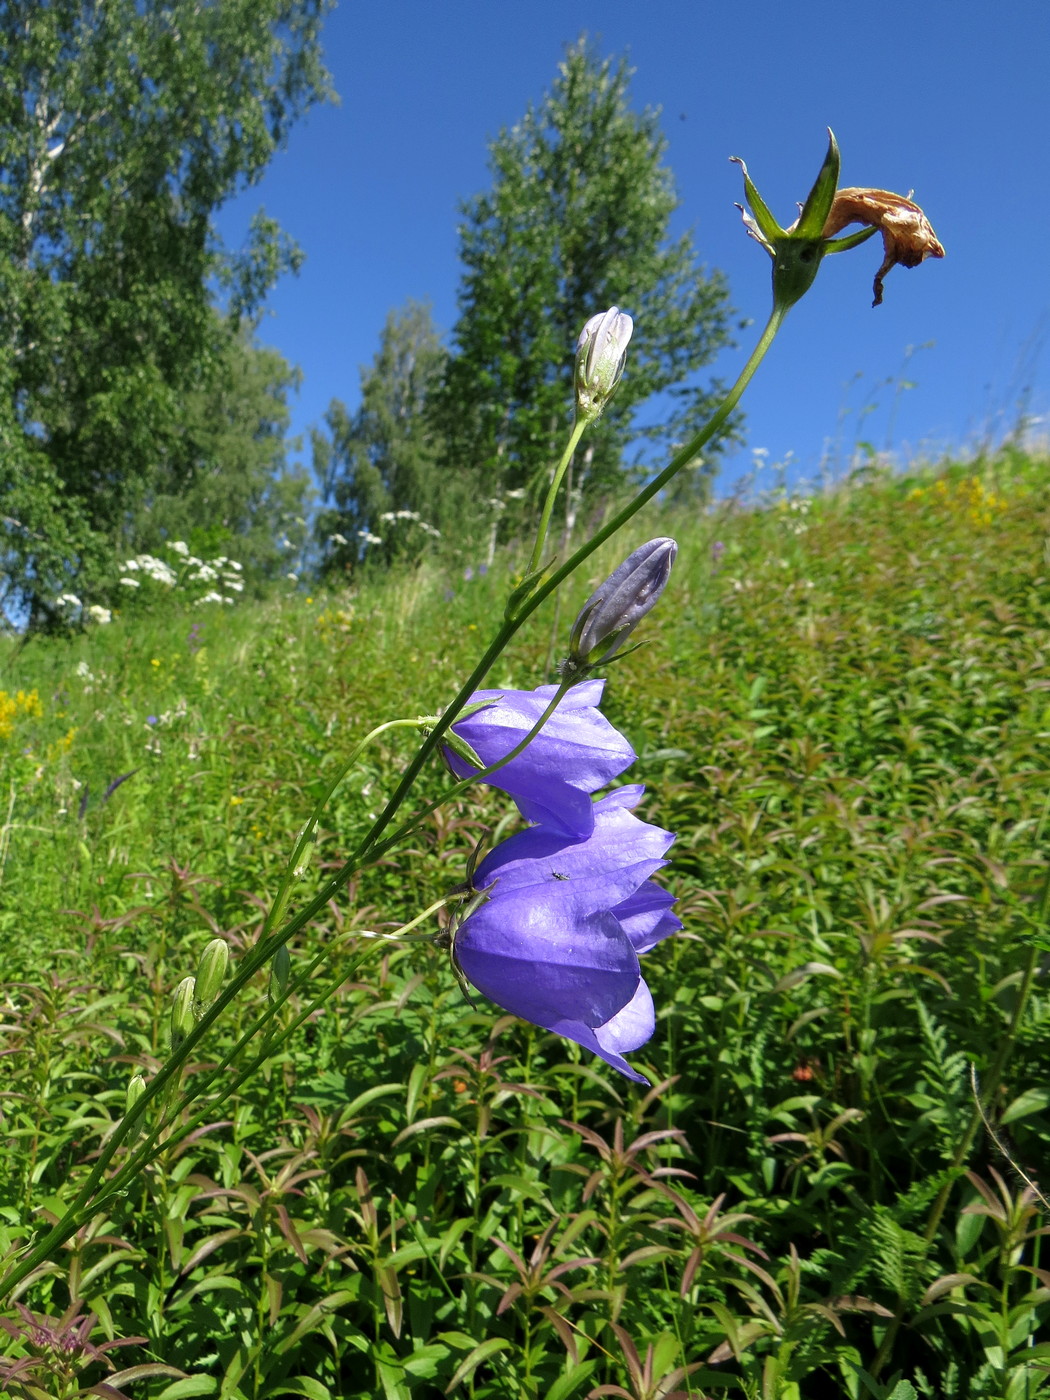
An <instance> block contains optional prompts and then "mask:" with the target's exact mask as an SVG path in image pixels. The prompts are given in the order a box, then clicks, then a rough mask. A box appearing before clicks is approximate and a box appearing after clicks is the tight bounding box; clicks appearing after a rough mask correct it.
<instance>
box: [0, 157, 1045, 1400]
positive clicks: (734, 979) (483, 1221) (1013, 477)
mask: <svg viewBox="0 0 1050 1400" xmlns="http://www.w3.org/2000/svg"><path fill="white" fill-rule="evenodd" d="M838 174H839V158H838V150H837V146H836V143H835V140H834V137H831V138H830V141H829V145H828V150H827V156H826V158H825V161H824V164H823V166H822V167H821V170H820V172H819V174H818V177H817V180H816V182H815V183H814V185H813V187H812V189H811V191H810V194H809V196H808V198H807V199H806V200H805V201H804V202H803V203H802V205H801V212H800V214H799V217H798V219H797V220H796V222H795V223H794V224H792V225H790V226H789V227H782V226H781V225H780V224H778V223H777V222H776V220H775V218H774V216H773V215H772V213H771V212H770V210H769V209H768V207H767V206H766V204H765V203H764V201H763V199H762V197H761V195H760V194H759V192H758V190H757V188H756V186H755V184H754V183H753V182H752V180H751V178H750V176H749V175H748V174H747V172H746V170H745V171H744V172H743V177H744V190H745V198H746V201H747V205H748V211H747V212H746V213H745V216H744V217H745V225H746V228H747V231H748V232H749V233H750V234H751V235H752V237H753V238H754V239H755V240H756V241H757V242H758V243H759V244H760V245H761V246H762V248H763V249H764V251H765V252H766V253H767V254H768V255H769V257H770V260H771V265H772V266H771V271H772V308H771V311H770V314H769V320H768V322H767V323H766V325H765V327H764V329H763V330H762V331H761V332H760V334H759V336H758V338H757V341H756V343H755V346H754V349H753V350H752V351H751V353H750V355H749V356H748V357H747V358H746V359H745V361H744V363H743V368H742V369H741V371H740V375H739V377H738V379H737V380H736V382H735V384H734V385H733V386H732V388H731V389H729V390H728V392H726V393H725V394H724V396H723V398H722V399H721V400H720V402H719V403H718V405H717V406H716V407H715V409H714V411H713V413H712V416H711V418H710V420H709V421H708V423H707V424H706V426H705V427H704V428H703V429H702V430H701V431H700V432H699V433H698V434H696V435H695V436H694V437H693V438H692V439H691V440H690V441H688V442H686V443H685V444H684V445H683V446H681V448H680V449H679V450H677V451H676V452H675V454H674V455H673V456H672V458H671V459H670V461H669V462H668V464H667V465H666V466H665V467H663V468H661V469H657V470H655V471H654V472H653V474H652V475H651V477H650V478H649V479H648V480H647V481H646V482H645V483H644V484H642V485H641V486H640V487H639V488H638V490H637V491H636V492H635V494H634V495H633V496H629V497H626V498H625V499H624V500H622V501H618V502H612V503H609V505H608V507H607V508H606V509H605V510H604V512H603V513H602V514H601V516H600V518H591V519H588V520H587V521H582V520H581V521H579V522H575V529H574V530H569V529H566V530H565V531H564V532H563V531H561V530H559V529H558V528H556V527H555V525H554V523H553V522H554V521H555V519H556V518H557V517H556V516H555V509H556V507H558V506H559V503H560V502H561V501H562V499H563V497H562V495H561V494H560V493H561V492H563V491H565V490H568V485H567V484H566V473H567V472H568V471H569V469H570V466H571V462H572V459H573V455H574V453H575V452H576V450H577V448H578V447H579V445H580V444H581V442H584V441H585V440H586V434H587V433H588V431H590V430H591V429H593V427H594V425H595V423H596V422H597V420H598V419H599V418H600V416H601V413H602V411H603V409H604V408H605V406H606V404H607V403H608V401H609V400H610V399H611V398H612V396H613V395H614V394H615V393H616V391H617V389H618V386H619V383H620V380H621V377H622V376H623V375H624V374H625V373H629V372H630V371H629V354H630V350H629V345H630V339H631V335H632V330H633V327H632V324H631V318H630V317H629V316H627V315H625V314H624V313H622V312H621V311H619V310H618V309H617V308H616V307H612V308H608V309H606V310H598V311H597V312H596V314H595V315H594V316H593V318H591V319H590V320H588V321H587V323H586V325H584V327H583V329H582V332H581V334H580V339H579V342H578V344H577V347H576V354H575V378H574V407H575V416H574V421H573V425H572V428H571V430H570V432H569V433H568V435H567V442H566V445H565V450H564V453H563V455H562V456H561V458H560V460H559V461H557V462H552V463H551V469H550V473H549V477H548V480H547V482H546V492H545V495H543V499H542V500H541V501H539V502H538V503H537V508H536V510H535V513H534V519H532V521H531V533H530V534H529V536H528V537H527V538H526V537H523V538H515V539H511V540H509V541H507V542H505V543H502V544H500V545H499V547H496V544H495V539H496V537H495V535H494V534H493V536H492V541H491V544H490V546H489V547H488V548H487V549H486V550H485V553H484V558H480V557H479V558H478V559H477V560H475V561H472V562H468V563H467V564H466V566H464V561H463V560H462V559H461V558H457V557H456V556H455V555H454V554H453V553H451V552H450V551H449V550H448V549H447V547H446V542H445V541H444V539H443V537H442V536H440V535H439V534H438V533H437V531H436V528H435V527H433V526H429V525H428V524H426V523H425V522H424V521H423V519H422V517H416V518H411V519H410V518H408V517H407V516H406V515H404V513H402V514H401V515H398V514H396V513H395V514H392V515H391V516H390V518H389V519H387V520H386V521H385V524H384V526H383V528H384V529H389V530H394V529H397V528H403V529H405V530H408V529H412V530H414V531H416V532H417V533H419V534H420V535H422V536H423V537H424V541H425V544H426V549H425V550H424V552H423V553H422V554H421V555H420V556H418V557H415V558H414V559H407V560H405V561H402V562H400V563H396V564H395V565H394V566H392V567H390V568H388V569H386V570H384V571H378V570H377V571H375V572H369V571H368V569H367V568H364V567H362V568H361V570H360V571H359V576H358V577H357V578H355V579H352V580H351V582H350V583H349V584H347V583H339V584H336V583H333V582H331V581H329V582H328V584H326V585H325V587H324V589H323V590H321V589H318V591H317V592H316V593H310V592H307V591H306V588H305V586H304V584H303V582H302V581H301V580H299V579H297V578H285V579H283V580H280V581H279V582H278V583H277V584H275V585H273V586H271V587H270V588H269V589H267V590H260V593H259V596H253V595H252V594H251V590H249V589H248V588H246V587H245V586H244V578H243V574H244V571H243V570H242V569H241V568H239V567H238V562H237V561H236V560H234V559H233V558H230V557H227V556H225V555H215V556H213V557H210V558H208V559H205V558H203V557H200V558H198V557H195V556H193V555H191V554H190V551H189V548H188V546H187V545H186V544H185V542H183V541H175V540H172V542H171V545H170V548H169V550H168V557H166V558H160V557H159V556H155V555H140V556H136V557H134V558H133V559H128V560H126V561H124V563H123V568H122V571H121V574H120V579H119V582H118V584H117V588H118V589H119V591H120V592H119V595H118V598H117V600H116V601H119V603H120V604H121V605H120V606H119V607H118V606H114V605H113V603H114V600H113V599H111V600H110V602H109V603H107V604H103V603H101V602H98V601H96V600H94V599H92V598H84V599H81V597H80V596H79V595H78V594H76V593H70V592H66V593H64V594H62V595H61V596H59V597H56V599H55V606H56V607H57V608H60V609H61V610H62V611H63V613H64V616H65V621H66V626H65V628H64V629H63V630H61V631H56V632H55V633H54V634H53V635H48V636H43V637H35V636H34V637H29V638H18V637H11V638H8V639H5V641H4V643H3V659H4V684H5V685H6V687H7V688H6V689H4V690H2V691H0V754H2V755H3V761H4V775H5V781H4V786H3V789H2V792H0V797H2V800H3V809H2V810H3V824H2V827H0V878H2V885H0V924H2V929H3V947H4V968H3V981H2V987H0V997H2V1007H0V1034H2V1035H3V1042H2V1049H3V1079H2V1081H0V1114H2V1122H3V1134H2V1135H0V1309H2V1311H0V1329H2V1335H0V1383H2V1385H3V1386H4V1387H6V1390H7V1392H8V1393H10V1394H11V1395H13V1396H27V1397H40V1396H55V1397H61V1398H62V1400H68V1398H69V1397H74V1396H80V1395H99V1396H106V1397H111V1398H114V1397H116V1398H119V1397H121V1396H130V1397H134V1396H143V1397H145V1396H148V1397H152V1400H180V1397H187V1396H217V1397H230V1400H263V1398H264V1397H277V1396H301V1397H305V1400H334V1397H366V1396H367V1397H375V1396H382V1397H384V1398H385V1400H432V1398H433V1397H438V1396H444V1395H462V1396H465V1397H476V1398H477V1400H488V1398H489V1397H492V1400H495V1397H500V1400H505V1398H506V1397H511V1398H512V1400H517V1398H518V1397H521V1400H569V1397H579V1400H590V1397H600V1396H620V1397H626V1400H675V1397H695V1400H700V1397H708V1396H721V1395H740V1396H745V1397H749V1398H751V1397H753V1400H780V1398H781V1397H783V1400H801V1397H823V1396H846V1397H850V1400H862V1397H863V1398H864V1400H867V1397H874V1400H914V1397H930V1400H970V1397H977V1398H978V1400H999V1398H1000V1397H1005V1398H1006V1400H1030V1397H1035V1396H1038V1395H1043V1394H1050V1343H1048V1342H1046V1341H1044V1340H1043V1338H1042V1330H1041V1329H1042V1326H1043V1324H1044V1322H1045V1320H1046V1317H1047V1313H1048V1311H1050V1270H1048V1269H1047V1268H1046V1267H1044V1261H1043V1258H1042V1254H1041V1250H1042V1238H1043V1235H1044V1232H1045V1229H1046V1227H1045V1226H1044V1225H1043V1224H1042V1223H1041V1221H1042V1214H1041V1212H1044V1211H1045V1208H1046V1202H1045V1196H1044V1192H1045V1189H1046V1181H1045V1176H1046V1174H1045V1169H1044V1165H1043V1164H1044V1163H1045V1162H1046V1160H1047V1145H1048V1141H1050V1116H1048V1113H1047V1109H1048V1106H1050V1089H1048V1088H1047V1083H1048V1070H1050V1054H1048V1037H1047V1028H1048V1017H1050V1002H1048V999H1047V995H1046V988H1045V965H1046V962H1047V958H1048V955H1050V937H1048V933H1047V927H1046V925H1047V916H1048V912H1050V876H1048V868H1047V864H1046V859H1045V842H1046V834H1047V833H1046V827H1047V821H1048V818H1050V799H1048V797H1047V788H1046V776H1047V773H1048V772H1050V701H1048V692H1050V679H1048V676H1047V670H1046V653H1047V648H1048V646H1050V630H1048V629H1050V618H1048V605H1050V469H1048V461H1047V458H1046V455H1045V453H1040V452H1039V451H1034V450H1033V451H1023V450H1021V448H1020V447H1017V446H1011V447H1008V448H1005V449H1003V450H1001V451H999V452H997V453H994V454H991V453H990V454H985V455H983V456H979V457H976V458H974V459H973V460H970V461H965V462H964V461H951V460H945V461H942V462H940V463H938V464H936V465H934V464H931V465H929V466H926V467H921V468H920V467H918V466H916V467H914V468H913V469H912V470H911V471H909V472H907V473H902V474H895V473H893V472H892V471H890V470H889V469H882V468H880V467H879V466H878V464H877V463H876V464H874V465H869V467H868V468H867V469H866V470H864V471H858V472H856V473H855V474H854V475H853V476H851V477H850V478H849V479H847V480H844V481H842V482H840V483H838V484H837V485H836V486H835V487H833V488H831V489H828V490H826V491H822V492H819V493H813V494H805V493H802V492H801V491H799V492H790V491H788V490H787V489H785V488H784V487H780V488H779V489H777V490H774V491H771V492H767V493H765V494H764V495H759V496H757V497H756V498H754V499H751V500H749V501H747V502H743V501H735V502H726V503H723V504H721V505H717V506H714V507H711V508H709V509H706V510H698V509H695V508H687V507H683V506H681V505H679V506H675V505H674V503H673V501H671V500H670V499H669V498H668V497H667V496H666V495H665V488H667V487H668V486H669V485H670V484H671V483H672V482H673V481H674V479H675V477H676V475H677V474H679V473H680V472H682V471H683V470H685V469H686V468H687V467H688V466H689V465H690V464H691V463H693V462H694V461H695V460H696V458H697V456H698V454H699V453H700V451H701V450H702V448H703V447H704V446H705V444H706V443H707V442H708V441H709V440H710V439H711V437H712V436H713V435H714V434H715V433H716V432H717V431H718V430H719V429H720V428H721V427H722V426H723V425H724V424H725V423H726V422H727V421H728V420H729V417H730V415H731V414H732V412H733V410H734V408H735V406H736V404H737V403H738V402H739V400H740V398H741V396H742V395H743V394H744V392H745V390H746V388H747V385H748V383H749V382H750V379H751V378H752V376H753V375H754V374H755V372H756V371H757V370H758V367H759V365H760V363H761V361H762V359H763V357H764V356H765V354H766V353H767V352H768V351H770V349H771V347H773V346H774V341H775V338H776V336H777V334H778V332H779V330H780V328H781V325H782V324H783V322H784V320H785V317H786V316H787V314H788V312H789V311H790V309H791V307H792V306H793V305H794V303H795V302H796V301H797V300H799V299H800V298H801V297H802V296H803V295H804V294H805V293H806V291H807V290H808V288H809V286H810V285H811V284H812V282H813V280H814V278H815V277H816V276H817V274H818V272H819V268H820V265H821V262H822V260H823V258H824V257H825V256H830V255H832V254H838V253H849V254H850V256H851V259H852V260H853V261H854V262H859V261H860V260H861V259H862V258H863V256H864V253H863V252H862V253H861V254H859V255H856V256H854V254H853V253H852V251H851V250H852V249H854V248H856V247H857V246H858V245H860V244H862V243H864V242H865V241H866V240H867V239H868V238H869V237H871V236H872V235H873V234H874V233H875V232H879V233H880V234H881V236H882V245H883V246H882V262H881V265H880V266H879V268H878V272H877V273H876V275H875V281H874V286H873V294H874V300H875V302H876V304H877V303H878V302H879V301H880V300H882V298H883V297H884V296H885V295H895V294H901V295H903V294H906V292H907V287H906V285H904V286H897V285H895V283H894V282H893V281H891V282H890V283H889V287H888V289H887V287H886V285H885V279H886V277H887V274H888V273H889V272H890V270H891V269H892V268H893V267H894V266H896V265H903V266H904V267H910V268H916V267H917V266H918V265H919V264H920V263H921V262H923V261H924V260H925V259H927V258H939V257H942V256H943V255H944V249H943V247H942V245H941V244H940V242H939V241H938V240H937V238H936V236H935V235H934V233H933V230H932V228H931V227H930V225H929V223H928V221H927V220H926V217H925V215H924V214H923V212H922V210H921V209H919V208H918V206H916V205H914V204H913V203H912V202H911V201H910V200H908V199H904V198H903V197H900V196H896V195H892V194H890V193H888V192H887V191H881V190H861V189H852V188H847V189H845V190H840V189H839V188H838ZM856 222H861V223H863V224H864V227H863V228H862V230H861V231H860V232H859V233H853V234H850V235H845V236H841V235H842V230H843V229H844V228H845V227H846V226H847V225H849V224H852V223H856ZM866 251H867V253H868V254H869V255H870V252H871V250H866ZM868 275H870V269H869V272H868ZM900 280H901V282H904V281H905V279H904V278H903V277H901V279H900ZM858 285H859V287H860V294H861V295H865V289H864V274H863V272H862V273H861V275H860V280H859V284H858ZM566 353H567V354H568V355H570V356H571V354H572V347H571V346H569V347H566ZM773 353H776V352H775V349H774V350H773ZM490 504H491V503H490ZM331 538H335V536H332V537H331ZM336 542H337V544H339V547H340V548H341V549H350V548H353V546H352V545H350V544H348V537H343V536H340V537H339V539H338V540H337V541H336ZM381 543H382V538H381V537H379V536H376V537H375V546H376V547H378V545H379V544H381ZM369 547H371V545H370V542H369V540H368V539H366V538H365V537H364V535H361V537H360V557H361V560H362V564H363V563H364V562H365V560H366V556H367V549H368V548H369ZM92 609H98V611H95V612H93V611H92ZM102 613H105V614H106V616H105V617H103V616H102Z"/></svg>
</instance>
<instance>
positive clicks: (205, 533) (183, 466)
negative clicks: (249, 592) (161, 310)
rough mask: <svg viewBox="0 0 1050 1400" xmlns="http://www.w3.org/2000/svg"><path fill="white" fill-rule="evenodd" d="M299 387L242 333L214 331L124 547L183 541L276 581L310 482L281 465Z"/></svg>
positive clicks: (300, 535) (293, 547) (295, 537)
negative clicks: (175, 438) (208, 359)
mask: <svg viewBox="0 0 1050 1400" xmlns="http://www.w3.org/2000/svg"><path fill="white" fill-rule="evenodd" d="M298 384H299V372H298V370H296V369H293V368H292V366H291V365H289V364H288V362H287V361H286V360H285V359H284V357H283V356H282V355H280V354H279V353H278V352H277V351H276V350H273V349H270V348H269V347H267V346H262V345H259V344H258V343H257V342H256V340H255V337H254V336H253V334H252V333H251V331H250V329H249V327H248V326H247V325H246V324H244V323H242V324H241V325H240V327H237V326H235V325H234V324H233V323H231V322H225V323H223V325H222V327H221V339H220V340H219V342H218V344H217V347H216V357H215V362H214V364H213V366H212V369H211V371H210V373H209V377H208V381H207V384H206V385H203V386H201V387H200V388H198V389H196V390H195V391H193V392H192V393H190V394H188V395H187V396H186V398H185V399H184V401H183V405H182V410H181V420H182V422H181V442H180V450H179V455H178V457H177V459H176V458H172V459H169V460H167V461H165V462H164V463H162V464H160V465H158V467H157V470H156V471H155V473H154V474H153V476H152V478H151V480H150V483H149V486H148V489H147V490H146V493H145V496H144V499H143V501H142V504H141V505H140V507H139V509H138V511H137V512H136V513H135V515H134V516H133V517H132V518H131V520H129V522H128V524H127V526H126V527H125V531H124V538H123V541H122V542H123V544H124V546H125V548H127V549H128V550H129V551H131V552H134V551H136V550H147V551H156V550H160V549H161V547H162V546H163V544H164V543H165V541H171V540H185V541H186V543H187V544H188V545H189V547H190V549H191V551H192V552H193V553H194V554H200V555H215V554H220V553H229V554H232V555H234V556H235V557H236V558H237V559H238V560H240V561H241V562H242V563H243V564H244V566H245V568H246V569H247V570H248V573H249V576H250V577H251V578H252V579H254V580H259V579H265V578H273V577H275V576H276V575H278V574H280V573H282V572H284V571H285V570H286V569H287V568H288V562H287V561H288V559H289V557H293V558H294V557H295V556H296V555H297V554H298V553H299V551H300V550H301V549H302V547H303V545H304V544H305V543H306V525H305V514H306V512H307V509H308V505H307V502H308V497H309V481H308V477H307V474H306V472H305V471H304V470H302V469H299V470H296V471H293V470H290V469H289V468H288V465H287V462H286V448H287V443H286V437H285V435H286V432H287V429H288V423H289V412H288V393H289V390H292V389H295V388H297V387H298Z"/></svg>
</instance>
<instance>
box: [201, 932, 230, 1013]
mask: <svg viewBox="0 0 1050 1400" xmlns="http://www.w3.org/2000/svg"><path fill="white" fill-rule="evenodd" d="M229 965H230V948H229V944H228V943H227V942H226V940H225V939H224V938H213V939H212V940H211V942H210V943H209V944H208V946H207V947H206V948H205V950H204V952H203V953H202V954H201V960H200V962H199V963H198V964H197V977H196V982H197V1000H198V1002H199V1003H200V1004H201V1006H210V1005H211V1004H212V1002H213V1001H214V1000H215V998H216V997H217V996H218V995H219V993H220V992H221V991H222V984H223V982H224V981H225V980H226V970H227V968H228V967H229Z"/></svg>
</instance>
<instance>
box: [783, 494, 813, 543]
mask: <svg viewBox="0 0 1050 1400" xmlns="http://www.w3.org/2000/svg"><path fill="white" fill-rule="evenodd" d="M811 505H812V501H811V499H810V498H809V496H792V497H791V498H790V499H789V500H787V501H784V502H783V505H782V509H783V510H784V512H785V515H786V517H787V518H786V519H785V520H784V524H785V526H786V528H787V529H788V531H789V532H790V533H791V534H792V535H804V534H805V533H806V531H807V530H808V529H809V524H808V523H807V521H806V516H807V515H808V514H809V509H810V506H811Z"/></svg>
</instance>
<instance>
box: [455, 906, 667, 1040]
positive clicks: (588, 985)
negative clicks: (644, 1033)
mask: <svg viewBox="0 0 1050 1400" xmlns="http://www.w3.org/2000/svg"><path fill="white" fill-rule="evenodd" d="M455 954H456V961H457V962H458V963H459V966H460V968H461V969H462V971H463V974H464V976H465V977H466V978H467V979H468V980H469V981H470V982H472V983H473V985H474V986H475V987H477V989H478V991H479V992H484V994H485V996H487V997H488V998H489V999H490V1000H491V1001H494V1002H495V1003H496V1004H497V1006H502V1007H503V1008H504V1010H506V1011H511V1012H513V1014H514V1015H515V1016H521V1017H522V1018H523V1019H524V1020H526V1021H532V1022H533V1024H534V1025H537V1026H544V1027H545V1028H546V1029H547V1030H555V1029H556V1028H557V1027H558V1026H559V1025H560V1024H561V1023H562V1022H567V1021H572V1022H573V1023H575V1022H580V1023H582V1024H583V1025H585V1026H600V1025H603V1024H604V1023H605V1022H607V1021H609V1020H611V1018H612V1017H613V1016H615V1015H616V1013H617V1011H619V1010H620V1009H621V1008H622V1007H624V1006H625V1005H626V1004H627V1003H628V1002H629V1001H630V1000H631V998H632V997H633V996H634V993H635V990H636V989H637V986H638V982H639V980H640V977H641V973H640V971H639V969H638V954H637V953H636V952H635V951H634V949H633V948H632V947H631V940H630V939H629V938H628V937H627V935H626V934H625V933H624V931H623V929H622V928H621V926H620V924H619V922H618V920H617V919H616V918H614V917H613V915H612V914H609V913H607V912H606V913H602V914H592V915H591V916H590V917H588V918H583V919H581V918H574V917H572V916H571V915H570V914H569V913H568V911H566V910H561V911H559V910H557V908H554V909H552V908H551V905H550V904H549V903H548V904H546V905H543V906H535V907H530V905H529V902H528V901H527V900H522V901H521V902H520V903H516V902H515V901H513V900H511V901H508V900H506V899H504V900H498V899H495V898H494V899H492V900H490V901H489V903H488V904H485V905H483V906H482V907H481V909H479V910H478V911H477V912H476V913H475V914H472V915H471V917H470V918H469V919H467V920H466V922H465V923H464V924H463V925H462V926H461V928H460V929H459V930H458V932H457V934H456V941H455ZM573 1038H574V1039H575V1038H576V1037H575V1036H574V1037H573Z"/></svg>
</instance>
